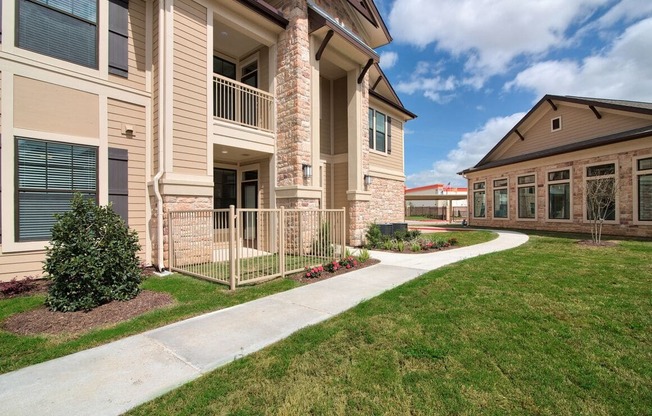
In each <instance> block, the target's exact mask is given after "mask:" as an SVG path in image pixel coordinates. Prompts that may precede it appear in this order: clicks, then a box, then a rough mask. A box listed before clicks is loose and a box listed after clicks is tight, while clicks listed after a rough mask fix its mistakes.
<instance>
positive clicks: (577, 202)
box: [468, 139, 652, 237]
mask: <svg viewBox="0 0 652 416" xmlns="http://www.w3.org/2000/svg"><path fill="white" fill-rule="evenodd" d="M643 140H648V141H649V139H643ZM641 144H643V143H641ZM642 147H643V148H641V149H638V150H631V151H623V152H613V153H611V152H606V153H604V152H603V154H600V155H595V156H591V157H583V156H582V154H580V153H578V155H577V160H564V161H560V162H557V163H555V159H554V158H547V159H543V160H541V161H539V162H538V163H537V164H536V165H532V164H530V166H523V167H521V168H516V167H513V168H507V169H503V170H500V171H497V170H495V169H494V170H491V171H487V173H485V174H483V172H478V174H477V176H476V175H473V177H469V199H468V203H469V223H470V224H471V225H473V226H476V227H497V228H517V229H531V230H545V231H564V232H581V233H590V232H591V223H590V222H589V221H588V220H587V219H586V214H585V210H586V204H585V199H586V198H585V173H586V167H587V165H594V164H600V163H615V164H616V169H617V186H618V196H617V203H616V204H617V207H616V220H615V221H605V223H604V225H603V230H602V232H603V234H604V235H618V236H636V237H649V236H650V235H652V224H649V225H645V224H637V223H635V218H634V216H635V213H636V209H637V206H636V202H635V200H634V186H635V181H634V177H633V172H634V166H633V164H634V160H635V158H637V157H639V156H647V155H649V156H650V157H652V148H650V147H645V146H644V145H643V146H642ZM570 156H572V155H570ZM571 159H572V158H571ZM564 169H570V171H571V178H570V185H571V216H570V217H571V219H570V220H549V219H548V184H547V175H548V172H551V171H557V170H564ZM533 173H534V174H535V175H536V219H534V220H532V219H519V218H518V217H517V216H518V211H517V210H518V200H517V198H518V197H517V192H518V191H517V177H519V176H523V175H529V174H533ZM501 178H507V179H508V181H509V186H508V218H506V219H502V218H493V212H494V203H493V202H494V201H493V181H494V180H495V179H501ZM481 181H484V182H485V183H486V188H485V191H486V207H485V212H486V216H485V218H476V217H474V215H475V214H474V212H473V210H474V206H473V184H474V183H477V182H481Z"/></svg>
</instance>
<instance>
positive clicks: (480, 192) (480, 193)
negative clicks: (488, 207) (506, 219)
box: [473, 182, 485, 218]
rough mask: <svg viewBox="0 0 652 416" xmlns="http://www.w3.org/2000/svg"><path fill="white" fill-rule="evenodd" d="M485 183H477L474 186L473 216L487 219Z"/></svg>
mask: <svg viewBox="0 0 652 416" xmlns="http://www.w3.org/2000/svg"><path fill="white" fill-rule="evenodd" d="M484 210H485V183H484V182H476V183H474V184H473V216H474V217H475V218H484V217H485V212H484Z"/></svg>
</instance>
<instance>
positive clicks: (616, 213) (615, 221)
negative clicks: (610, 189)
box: [582, 160, 620, 224]
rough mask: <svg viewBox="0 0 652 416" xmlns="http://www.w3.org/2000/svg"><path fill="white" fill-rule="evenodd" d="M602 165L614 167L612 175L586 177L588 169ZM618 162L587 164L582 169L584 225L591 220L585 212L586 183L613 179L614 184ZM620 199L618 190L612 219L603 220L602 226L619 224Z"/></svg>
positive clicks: (608, 161) (586, 205)
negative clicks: (597, 179)
mask: <svg viewBox="0 0 652 416" xmlns="http://www.w3.org/2000/svg"><path fill="white" fill-rule="evenodd" d="M603 165H614V173H610V174H607V175H594V176H588V172H587V171H588V169H589V168H591V167H594V166H603ZM618 167H619V166H618V161H616V160H605V161H601V162H594V163H587V164H585V165H584V166H583V167H582V185H583V188H582V189H583V191H582V211H583V213H582V221H583V222H585V223H590V222H592V221H593V220H591V219H589V215H588V212H587V209H588V204H587V201H586V189H587V182H588V181H590V180H591V178H599V179H603V178H610V177H612V178H614V184H615V183H616V179H617V176H618ZM619 198H620V193H619V192H618V190H616V199H615V201H614V202H615V207H614V219H613V220H604V222H603V223H604V224H618V223H619V222H620V220H619V218H620V204H619V203H618V200H619Z"/></svg>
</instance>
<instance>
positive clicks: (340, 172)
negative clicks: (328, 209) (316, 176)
mask: <svg viewBox="0 0 652 416" xmlns="http://www.w3.org/2000/svg"><path fill="white" fill-rule="evenodd" d="M333 169H334V170H335V171H334V174H333V208H334V209H340V208H343V207H346V206H348V199H347V197H346V191H347V190H348V188H349V179H348V172H349V164H348V163H335V164H333Z"/></svg>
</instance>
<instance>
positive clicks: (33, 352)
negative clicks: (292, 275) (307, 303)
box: [0, 274, 298, 374]
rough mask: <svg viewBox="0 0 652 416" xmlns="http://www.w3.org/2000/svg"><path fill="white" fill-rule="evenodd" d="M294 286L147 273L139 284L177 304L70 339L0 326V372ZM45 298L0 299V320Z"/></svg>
mask: <svg viewBox="0 0 652 416" xmlns="http://www.w3.org/2000/svg"><path fill="white" fill-rule="evenodd" d="M297 285H298V283H297V282H295V281H293V280H290V279H278V280H274V281H272V282H268V283H265V284H263V285H257V286H249V287H242V288H238V290H236V291H235V292H229V291H228V290H227V287H225V286H221V285H218V284H214V283H209V282H205V281H201V280H197V279H193V278H189V277H185V276H182V275H179V274H175V275H172V276H168V277H164V278H161V277H156V276H152V277H149V278H147V279H146V280H145V282H144V283H143V286H142V287H143V289H147V290H153V291H157V292H167V293H169V294H171V295H172V296H173V297H174V299H176V304H174V305H173V306H171V307H167V308H163V309H158V310H155V311H152V312H148V313H146V314H144V315H141V316H139V317H137V318H134V319H131V320H129V321H126V322H123V323H120V324H117V325H114V326H111V327H107V328H100V329H96V330H93V331H91V332H88V333H85V334H83V335H79V336H77V337H73V338H71V337H37V336H20V335H15V334H12V333H9V332H7V331H3V330H0V374H1V373H6V372H9V371H13V370H16V369H19V368H22V367H25V366H28V365H32V364H36V363H40V362H43V361H46V360H51V359H53V358H57V357H61V356H64V355H67V354H71V353H73V352H77V351H80V350H84V349H87V348H92V347H95V346H97V345H101V344H105V343H107V342H109V341H113V340H116V339H119V338H124V337H126V336H129V335H133V334H137V333H140V332H143V331H146V330H149V329H152V328H157V327H160V326H163V325H165V324H168V323H172V322H176V321H179V320H182V319H185V318H188V317H191V316H194V315H199V314H201V313H204V312H209V311H214V310H218V309H222V308H227V307H229V306H233V305H237V304H240V303H244V302H249V301H251V300H254V299H257V298H261V297H264V296H268V295H271V294H273V293H277V292H281V291H284V290H288V289H292V288H293V287H296V286H297ZM44 300H45V296H44V295H35V296H27V297H17V298H12V299H3V300H0V322H1V321H2V320H4V319H5V318H7V317H8V316H9V315H12V314H14V313H19V312H24V311H27V310H30V309H34V308H36V307H39V306H41V305H43V301H44Z"/></svg>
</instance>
